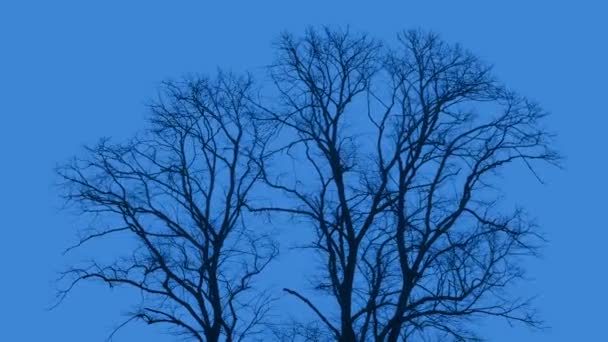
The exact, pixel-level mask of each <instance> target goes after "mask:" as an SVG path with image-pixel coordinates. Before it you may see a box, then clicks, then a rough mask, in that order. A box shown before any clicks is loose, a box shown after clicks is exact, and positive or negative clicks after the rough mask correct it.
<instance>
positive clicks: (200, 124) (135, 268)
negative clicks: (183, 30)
mask: <svg viewBox="0 0 608 342" xmlns="http://www.w3.org/2000/svg"><path fill="white" fill-rule="evenodd" d="M252 92H253V84H252V82H251V80H250V79H249V78H238V77H236V76H233V75H226V74H220V75H219V76H218V77H217V78H216V79H206V78H197V79H193V80H188V81H185V82H180V83H175V82H167V83H165V84H164V92H163V94H162V95H161V96H160V98H159V100H158V101H156V103H154V104H153V105H151V107H150V108H151V112H152V115H151V117H150V125H151V128H150V129H149V130H148V131H147V132H146V133H145V134H143V135H141V136H140V137H137V138H135V139H133V140H132V141H130V142H129V143H126V144H112V143H110V142H109V141H108V140H103V141H101V142H100V143H99V144H98V145H97V146H95V147H90V148H87V155H86V157H85V158H83V159H77V160H75V161H74V162H73V163H70V164H69V165H67V166H65V167H62V168H60V169H59V174H60V176H61V177H62V178H63V180H64V181H65V184H64V185H65V187H66V189H67V193H66V198H67V200H68V203H72V204H74V205H75V206H76V207H77V208H78V209H79V210H80V211H81V212H82V213H83V214H85V215H87V217H89V218H91V219H92V222H93V224H94V227H93V228H92V229H91V230H88V231H87V232H86V235H85V236H84V237H83V238H82V239H81V240H80V241H79V242H78V243H77V244H76V246H74V248H76V247H81V246H82V245H83V244H86V243H87V242H90V241H91V240H98V239H102V238H108V239H110V240H109V242H111V241H112V240H111V237H112V236H115V235H119V234H120V235H121V236H120V237H118V238H120V239H123V240H124V239H127V238H129V239H131V240H132V242H133V245H132V248H129V249H128V250H127V251H126V253H124V255H121V256H120V258H118V259H117V260H116V261H115V262H113V263H109V264H108V263H101V262H93V263H91V264H88V265H83V266H82V267H75V268H72V269H70V270H68V271H67V272H66V273H65V274H64V280H65V281H68V282H69V283H68V285H67V287H66V288H65V289H64V290H63V291H62V292H61V293H60V295H61V296H65V295H66V294H67V293H68V292H69V291H70V290H71V289H72V287H73V286H74V285H76V284H77V283H79V282H80V281H82V280H99V281H102V282H104V283H107V284H108V285H110V286H126V287H131V288H135V289H138V290H139V291H141V293H142V298H143V299H142V302H141V305H140V307H139V308H137V310H136V311H134V312H133V314H132V316H131V318H130V320H132V319H139V320H142V321H144V322H146V323H148V324H165V325H169V326H171V328H172V329H173V331H174V332H176V333H177V334H179V335H181V336H185V337H188V338H191V339H193V340H197V341H220V340H225V341H234V340H242V339H244V338H245V337H247V336H252V335H255V334H258V333H260V332H261V331H262V330H261V329H262V328H261V327H262V326H261V324H262V323H264V322H265V321H264V320H265V317H266V314H267V313H268V310H269V305H270V300H271V297H270V296H269V295H268V294H267V293H264V292H260V291H254V289H253V281H254V279H255V277H256V276H258V275H259V274H260V272H262V270H263V269H264V268H265V267H266V265H267V264H268V263H269V262H270V261H271V260H272V259H273V258H274V257H275V255H276V253H277V248H276V246H275V245H274V243H273V241H272V240H271V239H269V237H268V236H266V235H264V233H263V232H261V231H257V232H256V231H255V226H254V224H253V223H252V221H251V220H249V219H248V218H247V213H246V211H245V207H246V205H247V204H248V203H247V202H248V200H249V198H250V193H251V192H252V191H253V189H254V188H255V186H256V184H257V183H258V182H259V180H260V179H261V178H260V176H261V170H260V169H259V168H258V166H257V165H258V164H259V163H258V160H259V158H260V154H261V153H262V151H263V149H264V145H265V141H266V139H267V137H266V136H265V134H264V131H263V130H262V129H261V127H260V126H259V125H258V124H257V122H256V121H255V120H254V114H255V113H254V111H255V110H254V109H255V108H254V107H253V106H252V105H251V103H250V101H249V100H248V99H249V98H250V97H251V94H252ZM96 218H100V219H101V220H96ZM131 240H129V241H131Z"/></svg>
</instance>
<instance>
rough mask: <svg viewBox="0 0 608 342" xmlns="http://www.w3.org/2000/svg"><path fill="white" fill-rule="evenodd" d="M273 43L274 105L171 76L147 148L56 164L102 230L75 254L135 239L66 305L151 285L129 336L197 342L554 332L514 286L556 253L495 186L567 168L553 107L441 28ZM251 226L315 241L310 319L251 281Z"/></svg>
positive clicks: (89, 273) (345, 341)
mask: <svg viewBox="0 0 608 342" xmlns="http://www.w3.org/2000/svg"><path fill="white" fill-rule="evenodd" d="M276 49H277V57H276V60H275V62H274V64H272V65H271V66H270V68H269V71H270V75H271V80H272V86H273V88H272V90H271V91H268V92H266V93H263V94H264V95H265V96H259V94H258V93H257V91H254V88H253V83H252V81H251V79H250V78H237V77H235V76H232V75H223V74H220V75H219V76H218V77H217V79H214V80H211V79H195V80H192V81H186V82H183V83H173V82H168V83H166V84H165V87H164V93H163V95H162V96H161V97H160V99H159V100H158V101H157V102H156V103H155V104H153V105H152V106H151V110H152V116H151V118H150V124H151V128H150V129H149V130H148V131H147V132H146V133H145V134H143V135H141V136H139V137H137V138H135V139H133V140H132V141H131V142H129V143H127V144H112V143H110V142H109V141H108V140H103V141H102V142H101V143H100V144H99V145H97V146H95V147H92V148H88V149H87V156H86V158H84V159H78V160H75V161H74V162H73V163H71V164H69V165H67V166H65V167H63V168H61V169H59V174H60V175H61V177H63V179H64V180H65V185H66V189H67V193H66V198H67V200H68V201H69V203H72V204H74V205H75V206H76V208H78V209H79V210H80V211H81V212H82V213H83V214H85V217H86V218H88V219H91V222H92V224H93V228H92V229H91V230H88V231H86V235H84V236H83V237H82V238H81V239H80V241H79V242H78V243H77V244H76V245H75V246H74V247H73V248H81V247H83V245H85V244H87V243H89V242H91V241H96V240H100V239H109V241H112V238H113V237H114V236H116V237H117V238H119V239H121V240H120V241H121V243H124V242H125V241H129V242H130V243H131V245H130V246H129V247H126V248H125V249H124V250H122V252H124V255H122V256H120V257H118V258H116V259H115V261H114V262H113V263H102V262H93V263H91V264H87V265H84V266H82V267H75V268H73V269H71V270H69V271H67V272H66V273H65V274H64V281H66V282H67V286H66V288H65V289H64V290H63V291H62V292H61V293H60V295H61V296H62V297H63V296H65V295H66V294H68V292H69V291H70V290H71V289H72V287H73V286H74V285H76V284H77V283H79V282H80V281H82V280H99V281H101V282H104V283H107V284H108V285H110V286H126V287H131V288H135V289H138V290H140V291H141V292H142V294H143V296H142V298H143V299H142V302H141V306H140V307H139V308H137V310H136V311H134V312H133V314H132V315H131V316H130V317H129V318H128V320H127V322H130V321H132V320H142V321H144V322H146V323H149V324H157V323H158V324H164V325H168V326H170V327H172V329H173V331H174V332H175V333H176V334H179V335H181V336H184V337H186V338H188V339H192V340H196V341H220V340H225V341H234V340H244V339H246V340H251V339H252V338H255V336H258V337H259V338H263V339H266V340H267V339H269V338H275V339H278V340H280V341H328V340H335V341H341V342H353V341H389V342H396V341H408V340H422V341H432V340H436V341H446V340H455V341H474V340H478V339H479V336H477V334H476V333H475V331H474V330H473V329H471V328H470V325H469V322H471V321H473V320H476V319H481V318H484V317H498V318H503V319H506V320H507V321H509V322H518V323H522V324H524V325H528V326H532V327H539V326H541V321H540V319H539V318H538V317H537V316H536V314H535V312H534V310H533V306H532V305H531V299H530V298H518V297H515V296H513V295H512V294H511V292H510V289H511V288H512V287H513V286H514V285H515V284H517V281H518V280H519V279H521V278H522V277H523V275H524V273H523V269H522V267H521V261H522V259H523V258H525V257H526V256H533V255H535V254H536V253H537V249H538V248H539V247H540V246H541V245H542V243H543V242H544V240H543V238H542V236H541V235H540V233H539V230H538V228H537V227H536V226H535V224H534V221H533V219H531V218H530V217H529V216H528V215H527V213H526V212H525V211H524V210H523V209H522V208H518V207H512V206H510V205H507V203H506V201H503V200H502V193H501V188H500V179H499V176H500V175H501V174H502V173H505V172H510V171H511V170H514V168H516V167H520V168H521V167H523V168H524V169H528V170H530V171H531V173H532V176H533V177H536V178H537V179H539V180H540V178H539V175H538V173H537V171H536V169H537V167H538V165H559V159H560V158H559V155H558V154H557V153H556V152H555V151H554V150H553V149H552V148H551V144H552V135H551V134H549V133H548V132H547V131H546V130H545V129H544V128H543V118H544V117H545V115H546V113H545V112H544V111H543V109H542V108H541V107H540V106H538V105H537V104H535V103H534V102H532V101H530V100H529V99H527V98H526V97H524V96H521V95H519V94H518V93H516V92H514V91H512V90H510V89H509V88H507V87H506V86H505V85H503V84H502V83H500V82H499V81H498V80H497V79H496V78H495V77H494V76H493V74H492V70H491V68H490V67H489V66H487V65H486V64H484V63H483V62H482V61H480V60H479V59H478V58H477V57H476V56H475V55H473V54H472V53H470V52H469V51H467V50H464V49H463V48H461V47H460V46H458V45H452V44H447V43H445V42H444V41H442V40H441V39H440V38H439V37H438V36H437V35H435V34H432V33H427V32H422V31H408V32H403V33H401V34H399V35H398V39H397V41H396V42H395V44H394V45H392V46H388V45H387V44H384V43H383V42H380V41H377V40H375V39H372V38H370V37H368V36H367V35H365V34H358V33H353V32H350V31H349V30H344V31H340V30H332V29H328V28H326V29H323V30H314V29H310V30H308V31H307V32H306V34H305V35H304V36H302V37H295V36H292V35H289V34H285V35H283V36H281V37H280V39H279V40H278V41H277V43H276ZM254 195H255V201H254V200H253V199H254ZM254 213H263V214H265V215H268V217H269V218H270V219H271V220H272V219H274V218H276V217H277V216H279V215H289V216H290V217H293V218H298V219H300V220H301V221H303V222H304V224H305V226H306V227H309V228H310V232H311V238H310V239H309V240H307V241H302V247H305V248H307V250H308V251H313V252H314V253H316V255H317V256H318V257H319V259H318V260H321V264H320V271H319V273H317V274H313V275H311V277H310V278H309V279H310V281H311V283H312V284H313V290H315V291H316V292H315V293H318V294H319V295H309V293H307V292H305V291H302V289H298V288H295V287H294V288H289V289H288V288H285V289H283V292H284V293H285V294H286V295H287V296H291V297H293V298H294V299H295V300H297V301H298V302H299V303H301V304H302V309H303V310H308V311H309V312H310V314H311V317H314V318H313V319H312V320H309V321H297V320H295V321H294V320H291V321H287V320H285V317H282V318H280V319H278V320H274V321H273V322H269V319H268V316H269V312H270V303H271V301H272V299H273V298H274V297H275V296H276V295H277V294H272V295H271V294H270V293H268V292H267V291H264V290H261V289H255V288H254V280H255V279H256V277H257V276H258V275H260V273H261V272H262V271H263V270H264V268H265V267H266V266H267V265H268V264H269V262H271V261H272V260H273V259H274V257H275V256H276V255H277V247H276V246H275V244H274V242H273V239H271V238H270V237H269V236H268V234H267V230H264V229H261V228H260V227H259V226H258V225H256V222H257V221H256V219H255V216H254V215H253V214H254ZM258 228H259V229H258ZM125 237H126V238H127V239H124V238H125ZM114 241H117V240H114ZM328 298H329V300H328ZM328 302H329V303H330V305H329V306H328V305H327V304H328ZM281 314H285V312H282V313H281Z"/></svg>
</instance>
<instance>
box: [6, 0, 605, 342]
mask: <svg viewBox="0 0 608 342" xmlns="http://www.w3.org/2000/svg"><path fill="white" fill-rule="evenodd" d="M205 3H207V2H204V1H193V0H191V1H150V0H149V1H111V0H107V1H61V0H56V1H28V0H13V1H11V0H4V1H2V2H0V216H1V217H2V221H0V222H1V223H0V232H1V234H0V270H1V272H2V273H1V275H0V305H1V306H0V340H2V341H102V340H105V338H106V337H107V335H108V333H109V332H110V331H111V329H112V327H113V326H114V325H116V324H117V323H119V322H120V314H121V313H122V312H123V311H124V310H126V309H127V308H128V306H125V303H128V302H129V301H130V299H131V298H132V295H133V294H132V293H125V292H120V291H110V290H108V289H107V288H105V287H101V286H95V285H86V286H83V287H80V288H78V289H77V290H76V291H75V292H74V293H73V295H72V296H71V297H70V298H69V299H68V300H67V301H66V302H65V303H64V304H63V305H61V306H60V307H59V308H57V309H56V310H53V311H50V312H49V311H46V310H45V308H46V307H48V305H49V304H50V303H51V302H52V299H53V279H54V278H55V277H56V274H57V271H59V270H61V269H62V268H63V267H64V266H65V265H67V264H68V263H69V262H70V260H71V259H70V257H67V258H66V257H63V256H62V255H61V252H62V250H63V249H64V248H65V247H67V246H68V245H69V243H70V242H73V241H74V239H75V225H74V220H73V219H71V218H69V217H68V216H66V213H65V212H61V211H58V205H59V202H58V200H57V189H56V188H55V187H53V182H54V181H55V180H56V179H55V178H54V174H53V167H54V166H55V165H56V164H57V163H60V162H62V161H65V160H66V159H67V158H69V157H70V156H72V155H74V154H75V153H78V152H79V151H80V148H81V146H82V144H84V143H91V142H94V141H96V140H97V138H98V137H100V136H112V137H116V138H118V139H120V138H121V137H127V136H129V135H131V134H132V133H133V132H135V131H136V130H138V129H140V128H141V127H142V123H143V118H144V115H145V108H144V104H145V103H146V101H147V100H149V99H150V98H152V97H154V95H155V92H156V89H157V86H158V84H159V82H160V81H161V80H163V79H166V78H168V77H179V76H180V75H184V74H187V73H191V72H212V71H214V70H215V69H216V67H218V66H219V67H227V68H231V69H233V70H235V71H242V70H247V69H252V68H256V69H258V70H259V68H262V67H263V66H264V65H265V64H267V63H269V62H270V61H271V60H272V53H273V52H272V49H271V42H272V40H273V39H274V38H275V37H276V35H277V34H278V33H280V32H281V31H283V30H288V31H292V32H302V31H303V29H304V28H305V27H306V26H307V25H323V24H331V25H346V24H349V25H351V27H352V28H354V29H357V30H363V31H367V32H369V33H370V34H372V35H374V36H376V37H379V38H388V39H390V38H392V37H393V36H394V34H395V33H396V32H397V31H399V30H402V29H407V28H416V27H422V28H425V29H430V30H434V31H436V32H438V33H439V34H441V35H442V36H443V37H444V38H445V39H446V40H448V41H452V42H460V43H462V44H463V45H464V46H465V47H467V48H469V49H470V50H472V51H474V52H475V53H476V54H478V55H479V56H480V57H482V58H483V59H484V60H486V61H488V62H490V63H492V64H494V65H495V71H496V73H497V74H498V76H499V77H500V78H501V79H502V80H503V81H504V82H505V83H507V84H508V85H510V86H511V87H513V88H515V89H517V90H519V91H520V92H522V93H524V94H526V95H528V96H530V97H531V98H533V99H535V100H537V101H538V102H540V103H541V104H542V105H543V106H544V107H545V108H546V109H547V110H548V111H550V112H551V113H552V116H551V117H550V118H549V120H548V125H549V127H550V128H551V129H552V130H553V131H555V132H557V133H558V134H559V137H558V145H557V147H558V148H559V149H560V150H561V151H562V153H563V154H564V155H565V156H566V161H565V169H564V170H563V171H558V170H551V169H548V170H543V171H544V172H543V173H544V178H545V180H546V183H547V184H546V185H539V184H537V183H536V182H535V181H534V179H533V178H532V177H529V175H524V174H521V175H520V174H513V175H507V176H506V179H505V182H506V183H505V184H506V186H507V189H506V190H507V193H508V196H509V197H511V198H513V199H516V200H517V202H518V203H520V204H522V205H524V206H526V207H527V208H528V209H529V210H530V211H531V212H532V213H533V214H535V215H536V217H537V218H538V222H539V223H540V224H541V225H542V227H543V229H544V231H545V232H546V233H547V236H548V238H549V240H550V244H549V246H548V247H547V248H546V249H545V251H544V257H543V258H542V259H540V260H535V261H533V262H530V263H529V265H528V270H529V275H530V277H531V278H533V281H532V282H530V283H529V284H528V285H526V286H525V287H522V288H521V289H520V290H521V291H522V292H526V293H527V292H530V293H539V294H540V296H539V298H538V302H537V303H538V308H539V310H540V311H541V313H542V314H543V317H544V318H545V319H546V320H547V323H548V324H549V325H550V326H551V327H552V328H551V329H549V330H547V331H545V332H541V333H538V332H531V331H529V330H528V329H526V328H517V327H516V328H513V329H511V328H508V327H505V326H504V325H495V324H491V325H490V326H486V327H482V328H481V330H482V331H484V332H485V333H486V336H487V337H488V338H489V340H490V341H514V340H515V341H523V342H526V341H573V340H581V341H600V340H605V339H606V338H608V337H606V336H608V332H607V331H606V328H605V317H606V315H605V313H604V311H605V308H606V306H607V304H608V292H607V291H606V290H605V289H606V288H608V286H607V282H608V276H607V275H606V272H607V269H606V266H605V262H604V260H608V248H606V241H607V240H608V229H607V228H608V227H606V220H605V218H604V214H605V213H606V209H607V201H606V199H605V194H606V193H608V178H607V177H606V175H607V174H608V172H607V169H608V167H607V165H608V162H607V159H606V158H607V157H608V153H607V152H606V151H607V149H606V147H608V143H607V142H606V136H607V134H606V131H607V127H608V112H607V109H606V108H607V106H606V104H605V99H606V91H607V90H608V87H607V86H606V84H607V82H608V64H607V63H606V61H608V45H607V43H606V42H607V40H606V35H607V34H608V21H606V20H605V17H606V15H607V14H608V3H606V2H605V1H599V0H598V1H590V0H579V1H576V2H574V1H523V0H512V1H500V2H499V1H481V0H479V1H473V0H471V1H460V2H456V1H426V2H424V5H422V4H408V2H406V1H374V2H373V3H372V2H371V1H367V2H363V1H327V0H325V1H321V0H309V1H301V2H297V3H296V2H295V1H292V2H288V1H257V2H254V1H248V2H246V1H222V2H221V4H220V2H219V1H218V2H216V4H213V5H209V4H205ZM410 3H413V1H412V2H410ZM420 3H422V1H420ZM524 176H525V177H524ZM100 252H101V253H103V251H102V250H100ZM140 340H142V341H143V340H145V341H151V342H161V341H171V340H172V338H171V337H168V336H163V335H159V333H158V331H155V330H150V329H149V328H147V327H143V326H139V325H133V326H130V327H127V328H125V329H124V330H122V331H121V332H120V334H118V335H117V336H116V338H115V341H140Z"/></svg>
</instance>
